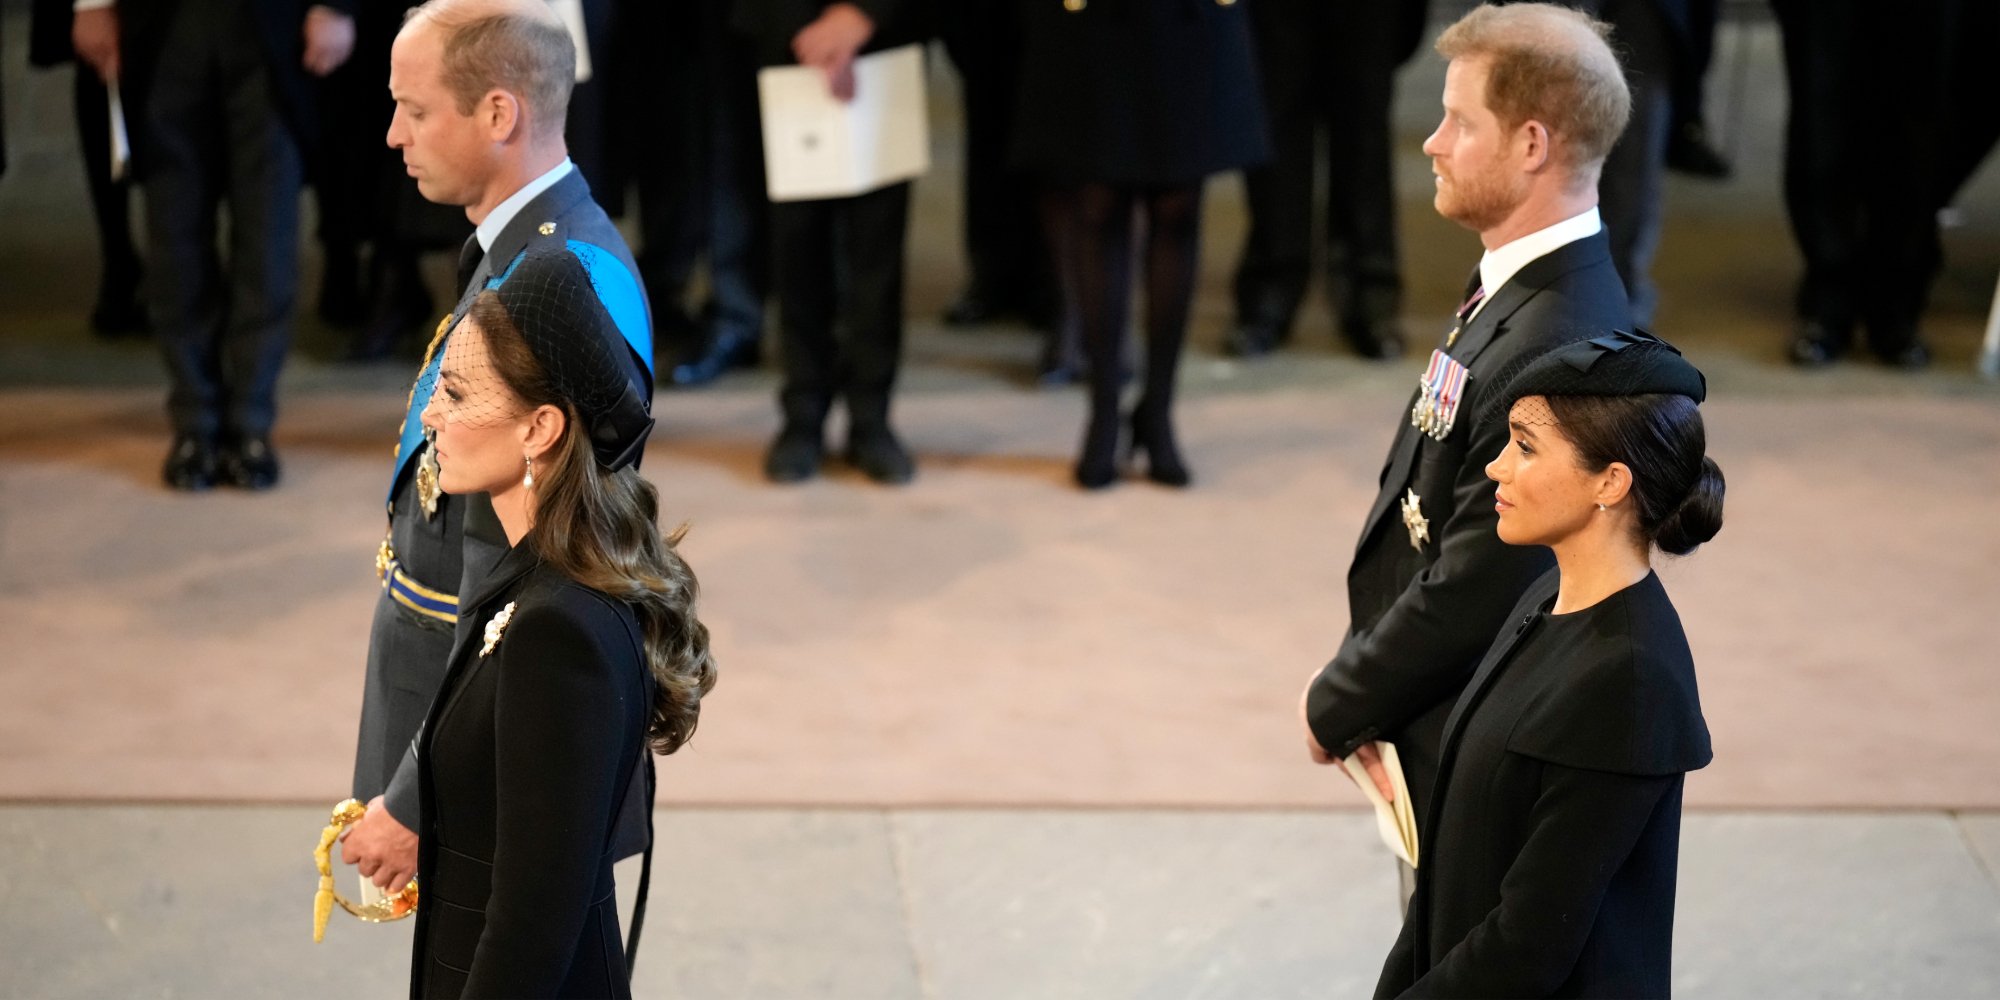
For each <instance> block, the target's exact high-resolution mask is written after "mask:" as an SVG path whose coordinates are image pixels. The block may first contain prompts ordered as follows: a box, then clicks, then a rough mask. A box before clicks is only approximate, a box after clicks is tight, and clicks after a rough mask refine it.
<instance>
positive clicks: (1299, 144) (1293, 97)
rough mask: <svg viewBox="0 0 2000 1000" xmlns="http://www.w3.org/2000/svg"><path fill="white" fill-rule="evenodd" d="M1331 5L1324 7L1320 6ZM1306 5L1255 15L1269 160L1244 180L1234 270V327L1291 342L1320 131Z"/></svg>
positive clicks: (1305, 261) (1306, 261)
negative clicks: (1244, 229)
mask: <svg viewBox="0 0 2000 1000" xmlns="http://www.w3.org/2000/svg"><path fill="white" fill-rule="evenodd" d="M1314 2H1325V0H1314ZM1318 20H1319V19H1318V17H1317V16H1316V15H1314V13H1313V11H1312V10H1311V9H1310V8H1309V7H1308V6H1306V5H1303V4H1300V3H1297V2H1296V0H1294V2H1290V3H1287V2H1283V0H1279V2H1274V3H1267V2H1259V3H1256V4H1253V5H1252V6H1251V8H1250V24H1251V28H1252V30H1253V31H1254V32H1255V35H1256V42H1257V55H1258V62H1259V67H1260V69H1261V70H1262V74H1263V82H1264V103H1265V110H1266V111H1267V112H1268V115H1269V121H1270V128H1271V147H1272V148H1271V152H1272V156H1271V160H1270V162H1268V163H1265V164H1264V165H1262V166H1259V167H1254V168H1251V169H1250V170H1247V171H1245V172H1244V174H1243V189H1244V197H1245V202H1246V204H1247V206H1248V208H1249V211H1250V228H1249V232H1248V233H1247V234H1246V235H1245V237H1244V240H1243V254H1242V257H1241V258H1240V259H1239V261H1238V263H1237V266H1236V282H1235V290H1236V322H1237V324H1238V325H1241V326H1256V327H1268V328H1270V330H1271V332H1272V333H1274V334H1275V335H1276V336H1277V337H1278V339H1281V340H1282V339H1284V338H1285V337H1287V336H1289V334H1290V332H1291V326H1292V318H1293V316H1294V315H1295V314H1296V313H1297V311H1298V308H1299V302H1300V301H1301V300H1302V299H1303V298H1304V296H1305V290H1306V283H1307V281H1308V279H1309V275H1310V274H1311V271H1312V224H1313V212H1312V203H1313V174H1314V162H1315V161H1314V146H1315V141H1316V136H1317V134H1318V131H1319V124H1320V121H1319V101H1318V100H1317V99H1316V97H1315V96H1314V91H1315V88H1316V81H1315V75H1316V74H1315V73H1314V70H1313V67H1314V63H1315V56H1316V52H1315V48H1316V45H1315V41H1316V39H1315V36H1314V32H1313V31H1312V30H1311V28H1310V26H1311V25H1312V24H1315V23H1317V21H1318Z"/></svg>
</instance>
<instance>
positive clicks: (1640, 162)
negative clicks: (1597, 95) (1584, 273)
mask: <svg viewBox="0 0 2000 1000" xmlns="http://www.w3.org/2000/svg"><path fill="white" fill-rule="evenodd" d="M1601 16H1602V17H1604V19H1605V20H1607V21H1609V22H1610V23H1611V24H1612V25H1613V27H1614V30H1615V31H1616V33H1617V37H1618V39H1619V42H1620V45H1621V47H1622V48H1623V49H1624V56H1625V58H1624V65H1625V77H1626V80H1627V82H1628V83H1629V84H1630V85H1631V89H1632V118H1631V120H1630V121H1629V122H1628V123H1627V124H1626V126H1625V134H1624V135H1623V136H1621V137H1620V138H1619V140H1618V144H1617V145H1616V146H1614V147H1612V150H1611V155H1610V156H1609V157H1607V158H1606V160H1605V162H1604V173H1603V176H1602V178H1601V179H1600V180H1599V182H1598V186H1597V190H1598V199H1599V205H1600V206H1601V207H1602V209H1603V215H1604V228H1605V233H1606V235H1607V236H1608V237H1609V238H1610V240H1611V260H1612V263H1613V264H1615V265H1616V266H1617V268H1618V276H1619V277H1621V278H1623V279H1624V280H1625V289H1626V292H1627V294H1628V296H1629V297H1630V299H1631V303H1632V318H1633V321H1634V322H1636V323H1638V324H1640V325H1642V326H1646V325H1651V323H1652V321H1653V310H1654V308H1655V307H1656V306H1657V305H1658V302H1659V291H1658V289H1656V288H1655V287H1654V286H1653V279H1652V269H1653V255H1654V253H1655V252H1656V251H1658V249H1659V246H1660V228H1661V222H1662V219H1663V215H1664V201H1665V198H1666V163H1667V139H1668V138H1669V137H1670V133H1669V132H1668V129H1669V128H1670V127H1671V125H1672V118H1673V69H1674V40H1673V38H1672V37H1671V35H1670V31H1671V28H1670V26H1669V25H1668V24H1667V22H1666V19H1665V15H1663V14H1661V13H1660V11H1659V8H1658V6H1657V5H1656V4H1655V2H1654V0H1609V2H1607V3H1606V4H1605V5H1604V8H1603V11H1602V14H1601Z"/></svg>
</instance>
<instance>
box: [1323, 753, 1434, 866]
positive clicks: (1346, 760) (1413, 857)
mask: <svg viewBox="0 0 2000 1000" xmlns="http://www.w3.org/2000/svg"><path fill="white" fill-rule="evenodd" d="M1375 750H1376V752H1377V753H1380V754H1381V755H1382V769H1383V770H1385V771H1387V772H1389V786H1390V787H1391V788H1394V789H1395V790H1396V801H1394V802H1390V801H1389V800H1387V799H1385V798H1383V797H1382V790H1381V789H1379V788H1376V787H1375V779H1374V778H1371V777H1369V776H1368V769H1367V768H1366V767H1363V766H1362V764H1361V760H1360V759H1359V758H1358V757H1356V756H1355V755H1354V754H1348V755H1347V756H1346V757H1343V758H1341V760H1340V766H1341V767H1343V768H1346V770H1347V774H1348V776H1349V777H1351V778H1353V779H1354V783H1355V784H1357V785H1360V786H1361V794H1363V795H1366V796H1368V804H1369V805H1371V806H1374V807H1375V832H1377V833H1379V834H1381V836H1382V843H1384V844H1387V845H1388V846H1389V851H1390V853H1392V854H1394V855H1395V856H1396V857H1398V858H1400V859H1402V862H1403V863H1404V864H1406V865H1409V866H1410V867H1412V868H1415V867H1417V817H1416V813H1415V810H1413V809H1412V808H1411V806H1410V786H1409V783H1408V782H1407V781H1405V780H1404V779H1403V764H1402V761H1401V760H1400V759H1398V758H1397V756H1396V745H1395V744H1394V743H1384V742H1381V741H1380V740H1377V741H1376V742H1375Z"/></svg>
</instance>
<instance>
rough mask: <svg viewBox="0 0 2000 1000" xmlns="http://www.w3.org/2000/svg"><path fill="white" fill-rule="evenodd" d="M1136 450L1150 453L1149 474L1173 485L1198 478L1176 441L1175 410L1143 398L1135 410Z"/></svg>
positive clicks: (1133, 426) (1133, 430)
mask: <svg viewBox="0 0 2000 1000" xmlns="http://www.w3.org/2000/svg"><path fill="white" fill-rule="evenodd" d="M1132 451H1133V452H1134V453H1137V452H1140V451H1144V452H1145V453H1146V478H1148V479H1151V480H1152V481H1154V482H1156V483H1160V484H1162V485H1165V486H1173V487H1185V486H1187V485H1188V484H1190V483H1192V482H1194V476H1193V475H1191V474H1190V473H1189V472H1188V468H1187V463H1186V462H1185V461H1183V460H1182V459H1181V450H1180V446H1179V445H1178V444H1176V443H1175V441H1174V420H1173V413H1172V412H1171V411H1170V410H1169V409H1168V408H1167V407H1165V406H1153V405H1150V404H1148V403H1147V402H1146V401H1145V400H1140V401H1139V407H1138V409H1135V410H1133V411H1132Z"/></svg>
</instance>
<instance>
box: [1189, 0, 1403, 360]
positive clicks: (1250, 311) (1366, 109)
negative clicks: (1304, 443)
mask: <svg viewBox="0 0 2000 1000" xmlns="http://www.w3.org/2000/svg"><path fill="white" fill-rule="evenodd" d="M1248 7H1249V9H1250V25H1251V29H1252V31H1253V33H1254V35H1255V38H1256V43H1257V62H1258V65H1259V67H1260V69H1261V71H1262V80H1263V90H1264V101H1265V107H1266V108H1267V109H1268V110H1269V112H1270V122H1271V148H1272V156H1271V161H1270V162H1269V163H1266V164H1264V165H1263V166H1260V167H1256V168H1254V169H1251V170H1248V171H1246V172H1245V173H1244V175H1243V188H1244V195H1245V200H1246V203H1247V207H1248V208H1249V211H1250V232H1249V235H1248V236H1247V237H1246V238H1245V239H1244V241H1243V255H1242V257H1241V258H1240V259H1239V261H1238V263H1237V265H1236V326H1235V328H1234V329H1233V330H1232V331H1230V334H1229V340H1228V342H1227V346H1228V349H1229V351H1230V352H1231V353H1233V354H1236V355H1238V356H1241V357H1258V356H1260V355H1263V354H1266V353H1269V352H1270V351H1272V350H1274V349H1276V348H1277V347H1279V346H1281V345H1283V344H1284V343H1285V342H1286V341H1288V340H1289V339H1290V338H1291V334H1292V323H1293V319H1294V318H1295V317H1296V315H1297V314H1298V309H1299V303H1300V302H1301V300H1303V299H1304V298H1305V292H1306V286H1307V285H1308V284H1309V283H1310V281H1311V274H1312V264H1313V221H1314V216H1315V213H1314V211H1313V208H1314V196H1313V195H1314V187H1315V185H1316V182H1317V180H1318V177H1319V173H1320V169H1319V167H1320V164H1321V163H1324V164H1325V173H1326V201H1325V209H1324V212H1325V215H1324V223H1323V224H1324V226H1325V231H1324V234H1323V238H1324V240H1325V247H1326V252H1325V259H1324V262H1323V263H1324V265H1325V268H1326V271H1325V273H1326V282H1327V284H1326V289H1327V297H1328V298H1329V299H1331V300H1332V304H1333V308H1334V311H1335V314H1336V315H1337V316H1338V317H1339V322H1340V331H1341V334H1342V336H1344V337H1345V338H1346V339H1347V342H1348V343H1349V344H1350V345H1351V346H1352V347H1353V348H1354V351H1355V353H1356V354H1359V355H1361V356H1362V357H1364V358H1394V357H1398V356H1400V355H1401V354H1402V352H1403V336H1402V332H1401V330H1399V329H1398V320H1399V316H1400V314H1401V312H1402V304H1403V274H1402V265H1401V262H1400V260H1399V259H1398V256H1397V242H1396V185H1395V181H1394V159H1395V156H1394V149H1393V145H1392V143H1393V134H1392V131H1391V129H1390V126H1389V110H1390V105H1391V104H1392V103H1393V102H1394V100H1395V79H1396V67H1397V66H1399V65H1401V64H1402V63H1403V62H1405V61H1406V60H1408V59H1409V58H1410V55H1411V54H1412V53H1413V52H1415V51H1416V48H1417V43H1418V42H1419V41H1420V40H1421V39H1422V36H1423V29H1424V16H1425V13H1426V11H1427V9H1428V7H1429V4H1428V3H1427V2H1425V0H1388V2H1385V0H1252V2H1251V3H1250V4H1248ZM1322 150H1323V151H1324V152H1323V155H1322Z"/></svg>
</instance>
